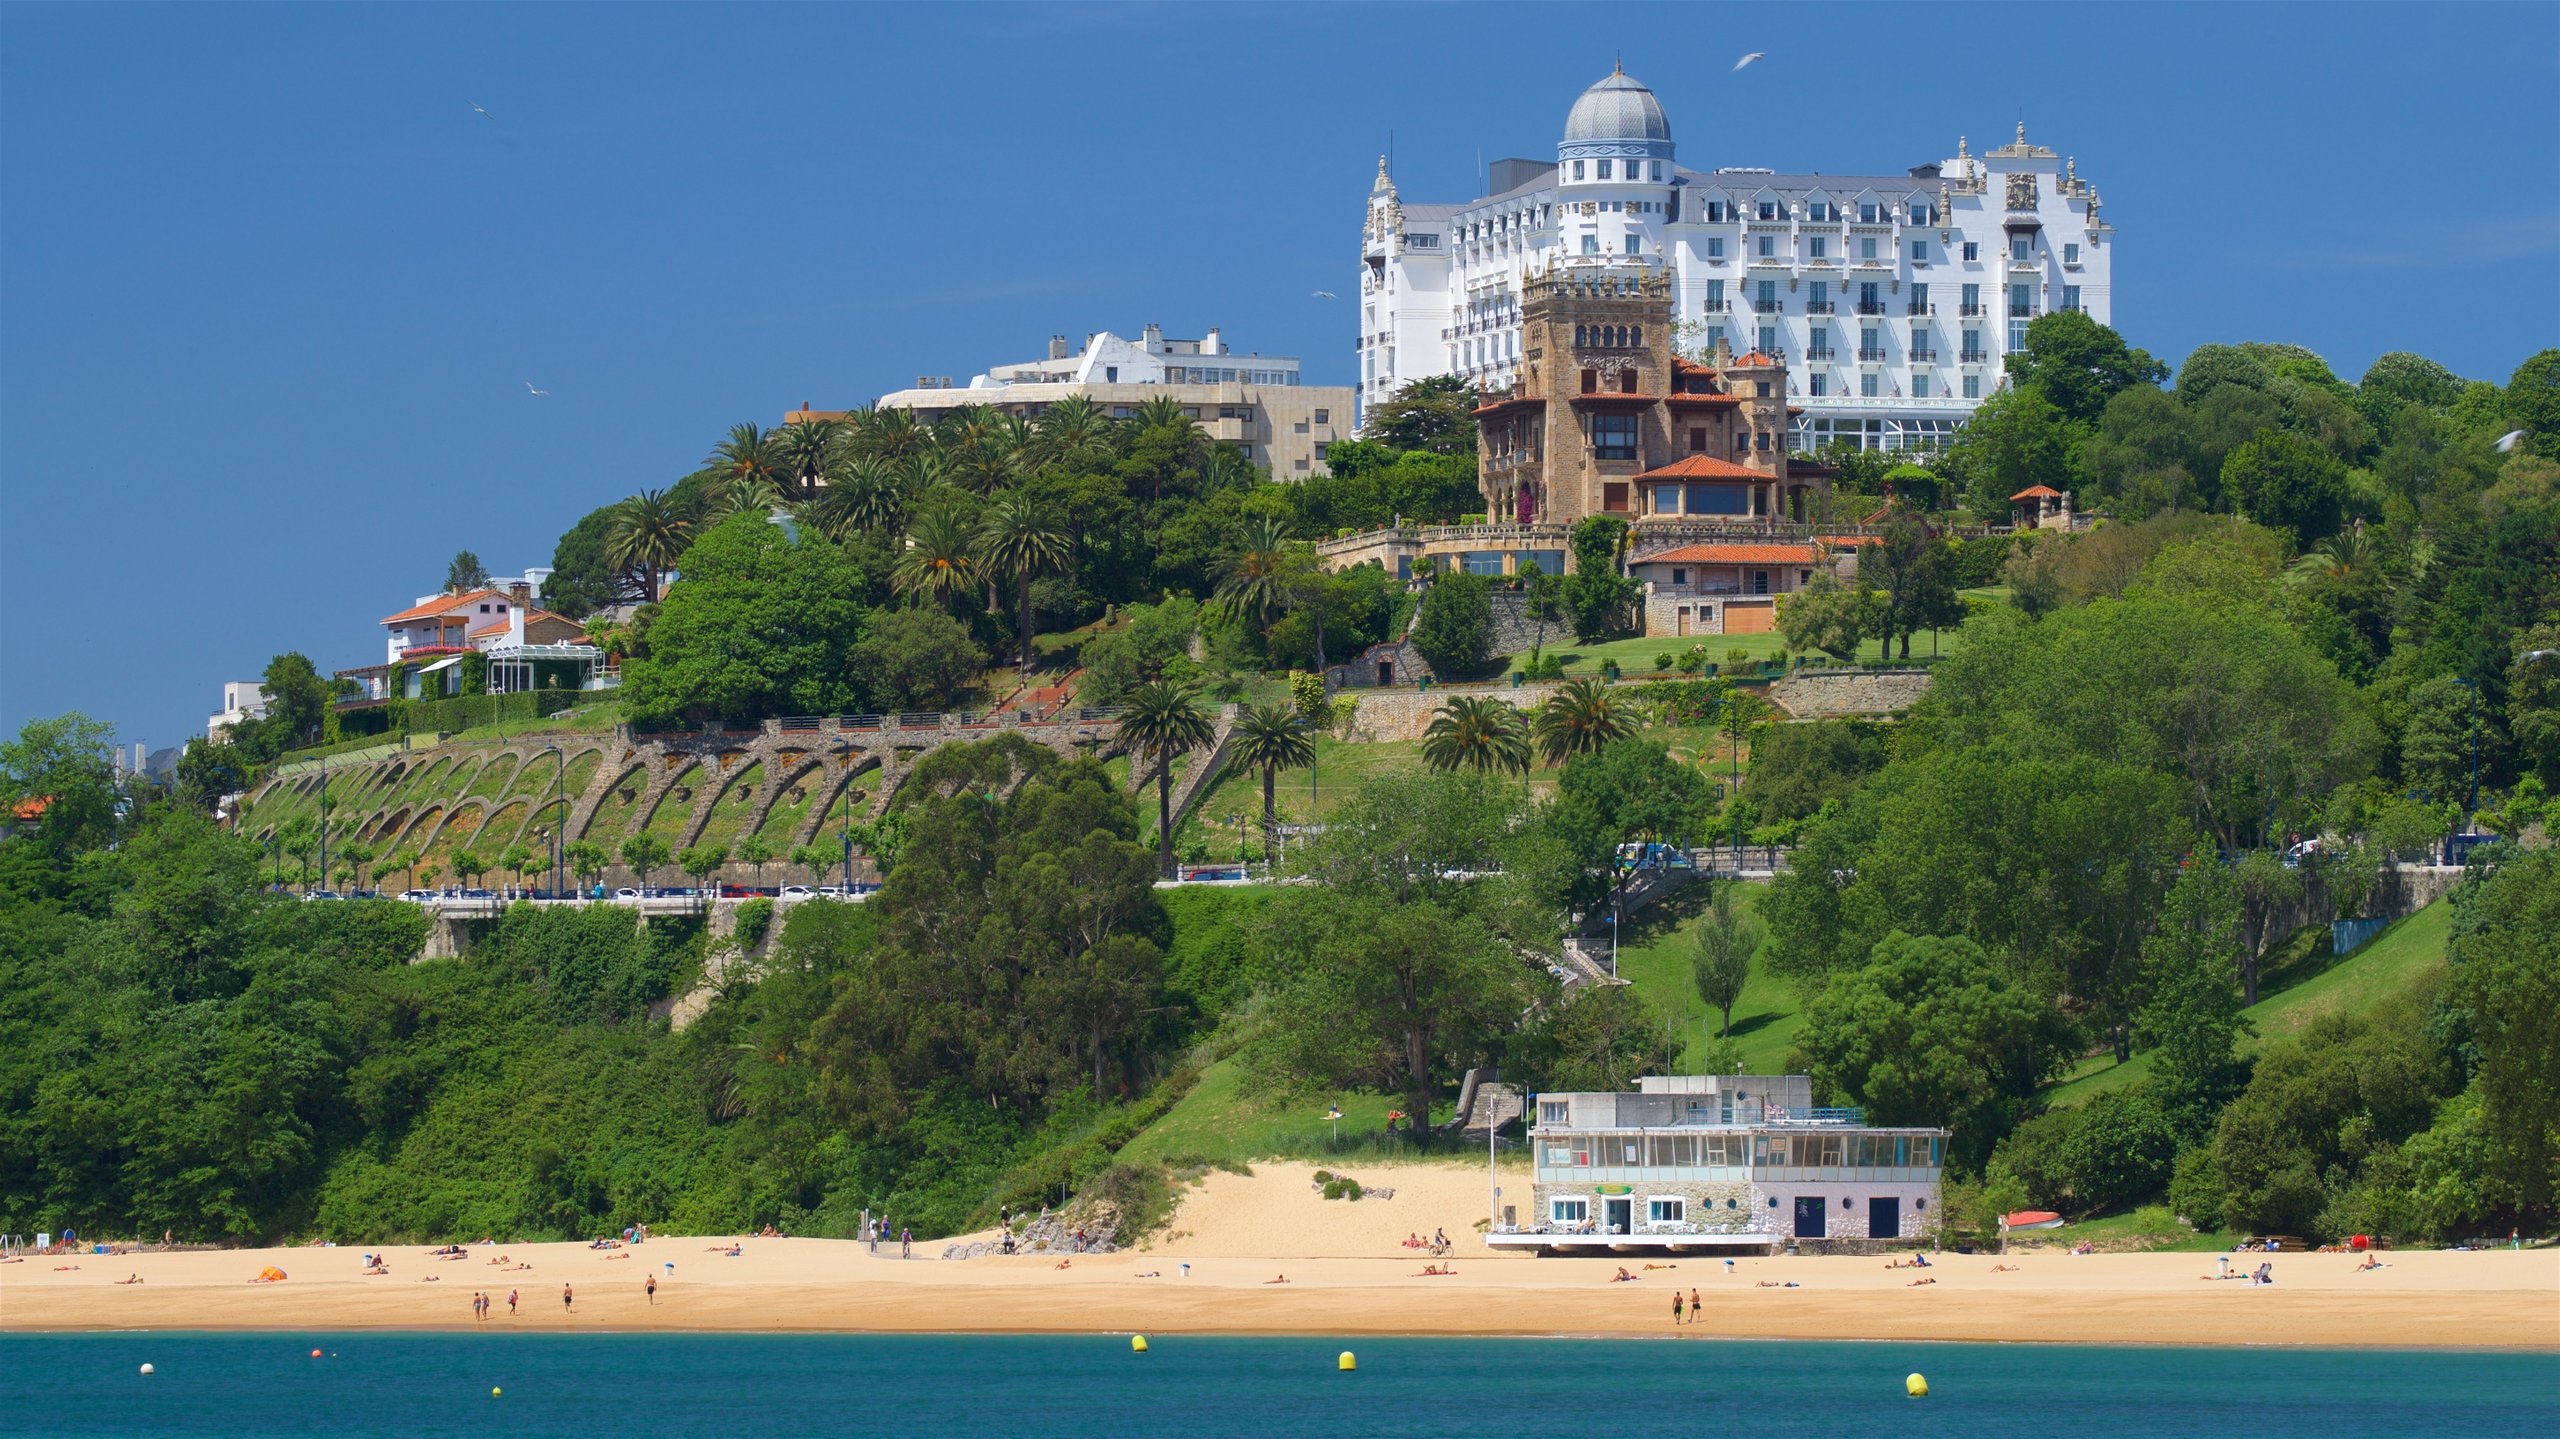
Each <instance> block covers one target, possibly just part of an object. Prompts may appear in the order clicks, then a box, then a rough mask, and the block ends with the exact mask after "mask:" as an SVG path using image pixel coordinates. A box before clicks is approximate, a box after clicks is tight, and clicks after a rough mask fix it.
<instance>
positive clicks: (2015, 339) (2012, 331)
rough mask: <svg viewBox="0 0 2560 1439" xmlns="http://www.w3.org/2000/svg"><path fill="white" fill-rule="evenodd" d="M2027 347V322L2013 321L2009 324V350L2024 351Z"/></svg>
mask: <svg viewBox="0 0 2560 1439" xmlns="http://www.w3.org/2000/svg"><path fill="white" fill-rule="evenodd" d="M2026 347H2027V322H2026V321H2024V320H2011V321H2010V322H2009V348H2010V349H2011V350H2012V351H2017V350H2023V349H2025V348H2026Z"/></svg>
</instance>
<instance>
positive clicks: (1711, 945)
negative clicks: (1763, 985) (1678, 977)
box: [1689, 884, 1761, 1039]
mask: <svg viewBox="0 0 2560 1439" xmlns="http://www.w3.org/2000/svg"><path fill="white" fill-rule="evenodd" d="M1733 892H1734V886H1733V885H1732V884H1720V885H1717V886H1716V888H1715V893H1714V895H1713V896H1712V897H1710V898H1709V899H1708V901H1707V912H1706V913H1705V914H1704V915H1702V916H1700V918H1699V920H1698V929H1697V934H1696V935H1695V937H1694V939H1693V940H1692V944H1693V946H1694V947H1693V949H1692V950H1691V952H1690V955H1689V978H1690V982H1691V983H1693V984H1695V985H1696V986H1697V988H1698V998H1700V999H1702V1000H1704V1001H1706V1004H1707V1007H1708V1008H1710V1009H1713V1010H1715V1011H1716V1012H1717V1013H1719V1014H1721V1015H1723V1016H1724V1025H1723V1029H1722V1030H1721V1034H1722V1037H1724V1038H1726V1039H1731V1038H1732V1037H1733V1007H1734V1006H1735V1005H1736V1004H1739V1003H1741V1002H1742V990H1743V987H1744V986H1745V985H1747V984H1749V983H1750V982H1751V957H1752V956H1753V955H1754V954H1756V953H1758V952H1759V949H1760V939H1761V933H1760V926H1759V925H1758V923H1756V922H1755V921H1753V920H1752V919H1751V918H1750V916H1748V915H1745V914H1744V913H1742V911H1741V909H1740V908H1739V907H1738V906H1737V905H1735V903H1734V895H1733Z"/></svg>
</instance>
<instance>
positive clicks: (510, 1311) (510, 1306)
mask: <svg viewBox="0 0 2560 1439" xmlns="http://www.w3.org/2000/svg"><path fill="white" fill-rule="evenodd" d="M507 1317H508V1318H509V1319H513V1318H515V1317H516V1292H515V1291H514V1290H512V1289H510V1290H508V1291H507Z"/></svg>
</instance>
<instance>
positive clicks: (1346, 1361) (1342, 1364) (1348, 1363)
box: [1333, 1349, 1360, 1374]
mask: <svg viewBox="0 0 2560 1439" xmlns="http://www.w3.org/2000/svg"><path fill="white" fill-rule="evenodd" d="M1333 1367H1334V1368H1336V1369H1339V1370H1341V1371H1342V1372H1343V1373H1345V1374H1348V1373H1350V1372H1351V1371H1352V1370H1354V1369H1357V1368H1359V1367H1360V1361H1359V1360H1357V1359H1354V1358H1352V1357H1351V1351H1350V1350H1348V1349H1345V1350H1343V1351H1342V1357H1341V1358H1339V1359H1336V1360H1334V1361H1333Z"/></svg>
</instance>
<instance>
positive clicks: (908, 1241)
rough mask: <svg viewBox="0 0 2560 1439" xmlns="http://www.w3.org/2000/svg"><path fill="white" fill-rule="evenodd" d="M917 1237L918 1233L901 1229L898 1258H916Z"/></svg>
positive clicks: (899, 1232)
mask: <svg viewBox="0 0 2560 1439" xmlns="http://www.w3.org/2000/svg"><path fill="white" fill-rule="evenodd" d="M915 1237H916V1232H915V1231H914V1230H912V1229H901V1230H899V1231H898V1257H899V1258H900V1259H913V1258H915V1257H916V1256H915V1242H914V1241H915Z"/></svg>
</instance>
